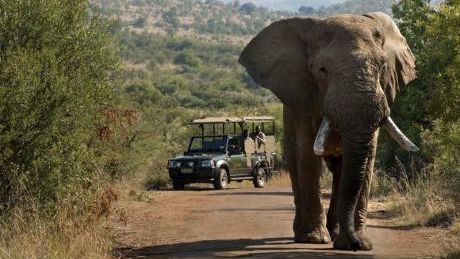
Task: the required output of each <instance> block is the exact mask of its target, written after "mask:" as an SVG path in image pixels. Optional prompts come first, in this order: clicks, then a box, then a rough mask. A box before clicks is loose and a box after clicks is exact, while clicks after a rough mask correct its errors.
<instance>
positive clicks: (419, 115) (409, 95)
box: [388, 0, 460, 189]
mask: <svg viewBox="0 0 460 259" xmlns="http://www.w3.org/2000/svg"><path fill="white" fill-rule="evenodd" d="M459 12H460V3H459V2H458V1H444V2H443V3H442V4H440V5H438V6H436V7H435V8H433V7H431V6H430V1H428V0H402V1H400V2H399V3H398V4H396V5H395V6H394V7H393V13H394V17H395V18H396V19H397V22H398V25H399V28H400V30H401V32H402V34H403V35H405V37H406V39H407V42H408V44H409V46H411V49H412V51H413V53H414V55H415V56H416V67H417V71H418V73H417V79H415V80H414V81H413V82H412V83H411V84H410V85H409V86H408V87H406V88H404V89H402V92H401V94H400V95H398V97H397V98H396V102H395V104H394V106H393V109H392V113H393V114H396V116H395V117H399V118H404V120H402V121H401V123H400V124H401V126H402V127H403V128H404V131H405V132H406V131H407V132H408V133H409V135H410V136H411V138H415V139H418V142H419V143H422V152H421V153H422V157H423V158H424V161H425V166H426V164H427V163H428V164H429V166H433V165H435V166H436V167H437V170H438V171H439V172H440V173H443V174H448V175H450V176H452V179H456V181H459V179H458V175H459V174H460V171H459V167H458V165H459V164H460V157H459V155H458V151H457V148H458V146H460V139H459V137H458V136H459V132H460V122H459V119H460V113H459V112H458V111H459V110H460V87H459V85H460V84H459V80H460V53H459V51H460V37H459V36H458V28H459V27H460V16H459V15H458V13H459ZM398 124H399V123H398ZM388 146H390V145H388ZM391 152H394V150H393V151H391ZM398 156H400V157H403V159H402V160H403V162H404V160H405V159H404V156H405V155H403V154H399V153H398ZM406 156H407V155H406ZM453 182H455V180H454V181H453ZM457 189H458V188H457Z"/></svg>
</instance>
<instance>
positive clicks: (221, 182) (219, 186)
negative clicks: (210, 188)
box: [214, 168, 228, 190]
mask: <svg viewBox="0 0 460 259" xmlns="http://www.w3.org/2000/svg"><path fill="white" fill-rule="evenodd" d="M227 183H228V174H227V171H226V170H225V169H224V168H221V169H220V171H219V173H218V174H217V177H216V179H214V188H216V190H223V189H225V187H227Z"/></svg>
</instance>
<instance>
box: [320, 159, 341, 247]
mask: <svg viewBox="0 0 460 259" xmlns="http://www.w3.org/2000/svg"><path fill="white" fill-rule="evenodd" d="M324 161H325V162H326V165H327V168H328V169H329V171H331V173H332V177H333V178H332V191H331V199H330V203H329V209H328V210H327V224H326V227H327V230H328V231H329V235H330V236H331V240H334V239H335V238H336V237H337V236H338V235H339V215H338V211H337V201H338V195H339V188H340V174H341V171H342V156H341V155H340V156H327V157H324Z"/></svg>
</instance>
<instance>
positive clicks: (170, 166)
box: [168, 160, 175, 168]
mask: <svg viewBox="0 0 460 259" xmlns="http://www.w3.org/2000/svg"><path fill="white" fill-rule="evenodd" d="M174 165H175V162H174V161H172V160H169V161H168V168H174Z"/></svg>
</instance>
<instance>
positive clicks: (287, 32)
mask: <svg viewBox="0 0 460 259" xmlns="http://www.w3.org/2000/svg"><path fill="white" fill-rule="evenodd" d="M313 24H314V20H313V19H308V18H293V19H287V20H281V21H277V22H274V23H272V24H270V25H269V26H268V27H266V28H265V29H263V30H262V31H261V32H260V33H259V34H258V35H257V36H256V37H254V38H253V39H252V40H251V42H250V43H249V44H248V45H247V46H246V48H245V49H244V50H243V52H242V53H241V55H240V59H239V62H240V63H241V64H242V65H243V66H244V67H245V68H246V70H247V71H248V73H249V75H250V76H251V77H252V78H253V79H254V81H255V82H257V83H258V84H259V85H261V86H263V87H266V88H268V89H270V90H271V91H272V92H273V93H274V94H275V95H276V96H277V97H278V98H279V99H280V100H281V101H282V102H283V103H290V104H292V103H295V102H296V100H295V98H298V97H299V94H300V93H301V92H302V91H308V90H307V85H308V84H309V83H310V82H311V81H312V79H311V75H310V73H309V71H308V54H307V52H308V50H307V46H308V38H309V37H308V34H309V31H310V30H311V28H312V26H313ZM304 96H305V95H304Z"/></svg>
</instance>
